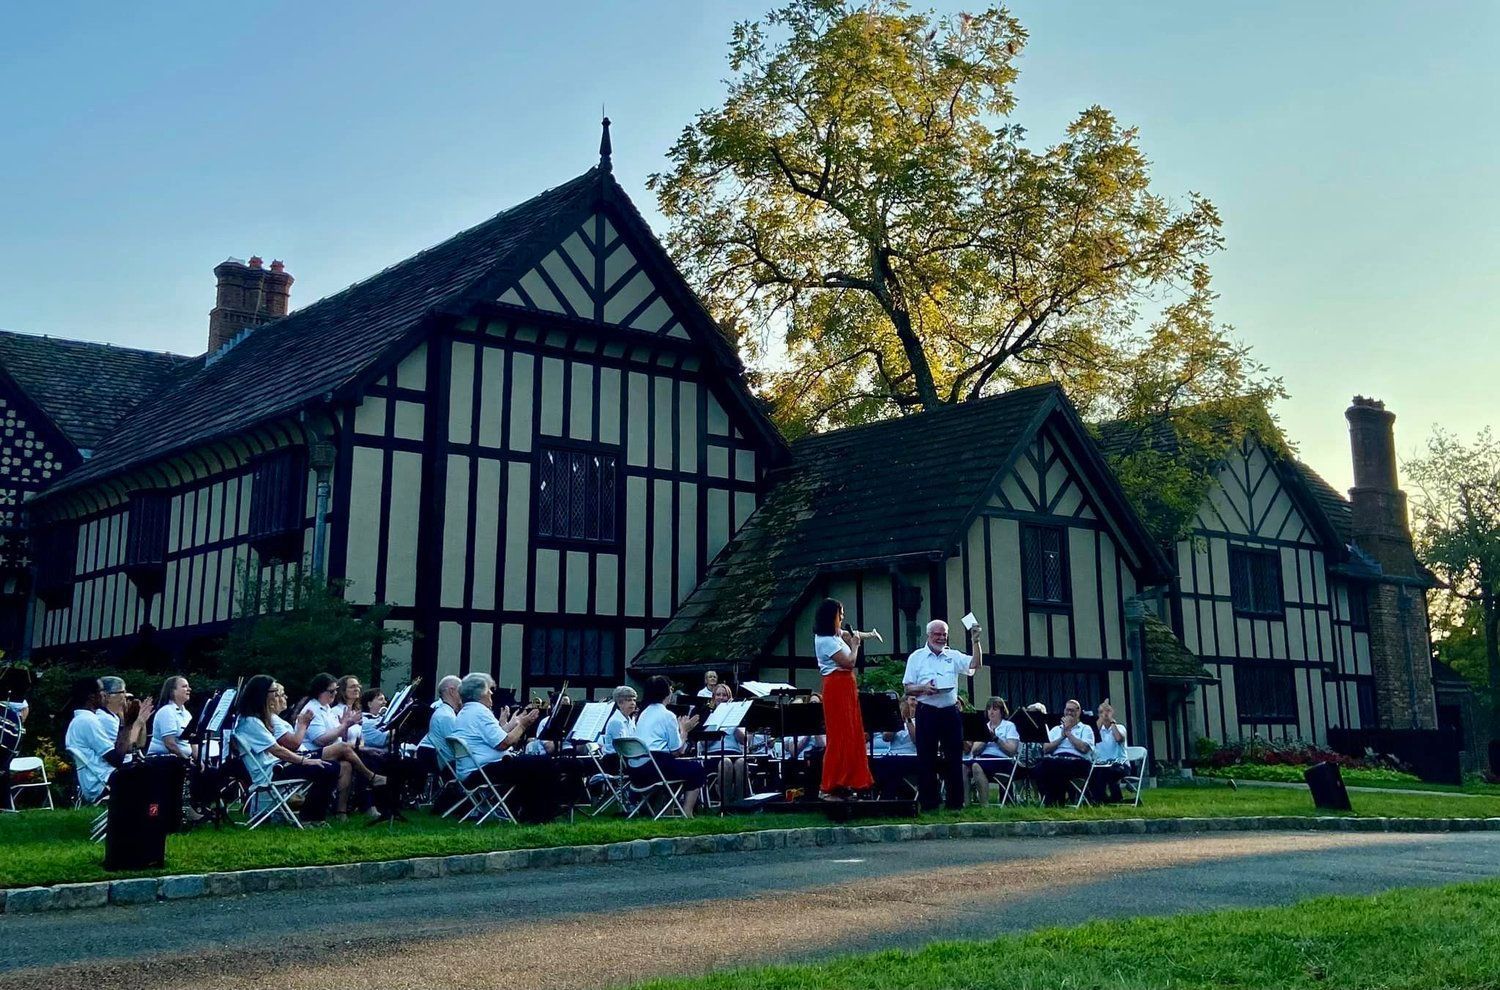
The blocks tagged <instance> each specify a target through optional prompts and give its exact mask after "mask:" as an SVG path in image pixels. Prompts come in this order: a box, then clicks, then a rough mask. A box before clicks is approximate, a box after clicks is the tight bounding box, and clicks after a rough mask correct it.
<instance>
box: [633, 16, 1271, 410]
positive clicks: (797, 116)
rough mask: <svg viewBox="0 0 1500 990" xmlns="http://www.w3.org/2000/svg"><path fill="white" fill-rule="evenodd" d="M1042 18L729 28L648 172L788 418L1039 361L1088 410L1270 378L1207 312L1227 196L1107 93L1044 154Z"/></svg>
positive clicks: (1036, 377)
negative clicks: (1037, 83)
mask: <svg viewBox="0 0 1500 990" xmlns="http://www.w3.org/2000/svg"><path fill="white" fill-rule="evenodd" d="M1026 37H1027V36H1026V31H1025V29H1024V28H1023V27H1022V25H1021V24H1020V23H1019V22H1018V21H1017V20H1016V19H1015V18H1014V17H1012V16H1011V15H1010V14H1009V13H1008V12H1007V11H1005V10H1004V9H1000V8H991V9H988V10H985V11H983V12H981V13H977V14H970V13H956V14H953V15H950V16H944V17H941V18H934V17H933V16H931V15H928V14H920V13H918V14H912V13H909V12H908V9H907V7H906V6H905V5H904V4H902V3H897V2H877V3H874V4H869V3H857V2H853V0H792V2H790V3H787V4H786V5H785V6H782V7H779V8H777V9H776V10H774V11H771V12H770V13H769V14H767V15H766V16H765V18H764V19H763V20H762V21H757V22H744V23H740V24H738V25H736V27H735V29H734V32H733V36H732V39H731V41H730V45H729V64H730V69H731V72H732V74H733V75H732V78H731V79H730V80H729V82H728V92H727V94H726V97H725V99H724V101H723V103H722V104H721V105H719V106H716V107H713V108H710V109H707V110H703V111H701V112H700V113H699V114H698V115H697V116H696V118H695V119H694V120H693V121H692V122H691V123H690V124H689V125H688V126H687V127H686V128H685V129H684V130H683V132H682V135H681V137H680V138H679V139H678V141H677V142H676V144H675V145H674V146H673V148H672V150H671V152H670V158H671V168H670V169H669V170H668V171H666V172H663V173H660V174H657V175H654V176H652V178H651V187H652V188H653V189H654V190H655V191H656V193H657V196H658V202H659V205H660V208H661V210H662V212H663V213H664V214H665V215H666V216H667V217H668V218H669V219H670V220H671V222H672V227H671V231H670V233H669V236H668V243H669V246H670V248H671V249H672V252H673V255H674V257H675V259H676V260H677V263H678V264H679V266H680V267H681V268H682V269H683V270H684V272H685V273H686V274H687V275H688V277H689V278H690V279H691V280H692V281H693V282H694V283H695V285H696V287H697V288H698V289H699V291H700V294H701V295H703V296H704V298H705V299H707V300H708V302H709V305H710V308H711V309H712V310H713V311H714V313H715V315H716V316H718V317H719V319H720V322H721V323H722V324H723V325H724V326H725V327H726V328H728V329H729V330H730V331H731V332H732V333H734V334H735V336H736V337H737V339H738V341H739V343H740V344H741V346H742V347H743V348H744V349H745V350H746V351H747V352H748V354H749V356H750V357H751V359H752V364H753V365H754V366H755V368H756V372H755V382H756V384H757V387H758V388H759V390H760V391H761V393H762V394H763V395H764V396H765V397H767V398H768V399H769V400H770V401H771V403H772V405H773V408H774V412H775V415H776V417H777V419H778V421H779V422H780V423H781V424H782V426H783V428H784V429H785V430H786V431H787V432H788V433H789V434H791V435H798V434H800V433H804V432H808V431H813V430H819V429H825V428H829V427H833V426H839V425H844V424H849V423H858V422H865V421H868V420H871V419H878V418H882V417H885V416H890V415H894V414H899V413H903V412H907V411H911V410H915V409H922V408H932V407H933V406H936V405H939V404H944V403H954V402H961V401H966V400H970V399H974V398H977V397H979V396H982V395H986V394H990V393H993V392H997V391H1003V390H1004V389H1006V388H1010V387H1014V386H1017V385H1025V384H1031V383H1034V382H1037V381H1040V380H1046V379H1053V380H1057V381H1060V382H1062V383H1063V385H1064V386H1065V387H1066V388H1067V389H1068V390H1069V393H1070V394H1071V395H1072V396H1073V398H1074V401H1075V402H1076V403H1078V404H1079V405H1080V407H1081V408H1083V410H1084V411H1085V413H1086V414H1088V415H1090V416H1094V417H1098V416H1101V415H1106V414H1108V415H1115V414H1117V413H1119V412H1121V411H1126V412H1127V414H1129V412H1128V411H1129V410H1146V409H1148V408H1149V409H1151V410H1153V411H1158V412H1159V411H1162V410H1163V409H1166V408H1176V407H1178V406H1181V405H1184V404H1189V403H1193V402H1199V401H1204V400H1207V399H1220V398H1225V397H1229V396H1236V395H1243V394H1247V393H1252V392H1258V391H1264V390H1266V389H1269V390H1270V391H1272V392H1274V391H1277V390H1279V383H1275V382H1267V381H1265V380H1264V373H1263V369H1262V368H1260V366H1258V365H1256V364H1255V363H1254V362H1253V361H1251V360H1250V358H1249V355H1248V351H1247V350H1246V349H1245V348H1244V347H1243V346H1241V345H1238V344H1235V343H1233V342H1232V341H1231V340H1230V339H1229V337H1228V333H1227V330H1226V328H1224V327H1222V326H1220V325H1217V324H1215V323H1214V321H1213V315H1212V304H1213V300H1214V294H1213V292H1212V289H1211V287H1210V277H1209V272H1208V268H1207V265H1206V259H1207V258H1208V256H1209V255H1211V254H1212V253H1213V252H1214V251H1215V250H1217V249H1218V247H1219V246H1220V243H1221V239H1220V233H1219V227H1220V221H1219V216H1218V214H1217V212H1216V211H1215V209H1214V207H1213V205H1212V204H1211V203H1209V201H1208V200H1207V199H1205V198H1203V197H1201V196H1199V195H1197V194H1195V193H1194V194H1189V195H1188V196H1187V197H1186V198H1185V199H1184V200H1183V201H1182V202H1181V203H1180V204H1179V205H1174V204H1172V203H1170V202H1169V201H1168V200H1167V199H1166V198H1165V197H1163V196H1162V195H1161V194H1159V193H1158V192H1155V191H1153V190H1152V188H1151V184H1150V176H1149V167H1148V162H1147V158H1146V155H1145V152H1144V151H1143V150H1142V148H1141V147H1140V144H1139V142H1138V136H1137V132H1136V130H1135V128H1132V127H1126V126H1123V125H1122V124H1120V123H1119V122H1118V121H1117V120H1116V119H1115V117H1114V115H1113V114H1111V113H1110V112H1109V111H1108V110H1106V109H1104V108H1102V107H1099V106H1091V107H1088V108H1086V109H1084V110H1082V111H1081V112H1080V113H1079V114H1078V115H1077V116H1076V117H1075V118H1074V119H1073V120H1072V122H1071V123H1070V124H1068V125H1067V127H1066V128H1065V130H1064V133H1063V134H1062V136H1061V139H1060V140H1058V141H1057V142H1056V143H1054V144H1051V145H1050V146H1045V147H1040V148H1039V147H1035V146H1033V145H1032V144H1031V143H1029V142H1028V141H1027V140H1026V138H1027V135H1026V134H1025V131H1024V130H1023V129H1022V128H1021V127H1019V126H1018V125H1016V124H1014V123H1012V122H1011V120H1010V117H1011V114H1012V113H1013V111H1014V109H1015V105H1016V99H1015V91H1014V83H1015V80H1016V77H1017V71H1018V70H1017V59H1018V57H1019V55H1020V53H1021V50H1022V48H1023V46H1024V45H1025V43H1026ZM1143 314H1146V315H1145V316H1144V322H1145V324H1146V325H1145V326H1144V329H1142V327H1141V325H1142V323H1143Z"/></svg>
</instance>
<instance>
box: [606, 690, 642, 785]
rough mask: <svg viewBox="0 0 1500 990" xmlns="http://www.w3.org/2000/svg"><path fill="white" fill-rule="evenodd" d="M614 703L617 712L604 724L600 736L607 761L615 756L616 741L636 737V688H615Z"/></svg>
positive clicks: (610, 715)
mask: <svg viewBox="0 0 1500 990" xmlns="http://www.w3.org/2000/svg"><path fill="white" fill-rule="evenodd" d="M614 702H615V710H614V711H612V712H610V714H609V721H608V722H605V723H604V731H603V732H602V733H601V734H600V736H599V745H600V748H601V749H603V750H604V758H605V760H606V761H608V760H611V759H613V758H614V756H615V740H616V739H618V738H620V737H621V736H634V735H635V708H636V695H635V688H633V687H629V686H627V685H624V684H622V685H620V686H619V687H617V688H615V694H614ZM606 765H612V764H606Z"/></svg>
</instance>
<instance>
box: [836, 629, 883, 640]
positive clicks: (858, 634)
mask: <svg viewBox="0 0 1500 990" xmlns="http://www.w3.org/2000/svg"><path fill="white" fill-rule="evenodd" d="M844 632H846V633H848V634H849V635H851V636H853V637H854V638H855V639H857V640H859V641H860V642H864V641H865V640H867V639H873V640H874V641H875V642H877V643H884V642H885V637H884V636H882V635H880V630H879V629H870V630H868V631H866V630H861V629H850V628H849V627H848V626H845V627H844Z"/></svg>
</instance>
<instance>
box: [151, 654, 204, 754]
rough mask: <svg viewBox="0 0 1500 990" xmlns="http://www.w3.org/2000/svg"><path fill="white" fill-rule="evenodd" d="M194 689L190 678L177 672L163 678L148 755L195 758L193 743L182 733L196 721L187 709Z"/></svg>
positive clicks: (152, 721) (152, 723)
mask: <svg viewBox="0 0 1500 990" xmlns="http://www.w3.org/2000/svg"><path fill="white" fill-rule="evenodd" d="M192 696H193V689H192V687H191V686H190V685H189V684H188V679H187V678H186V677H182V676H180V675H176V674H174V675H173V676H171V677H168V678H167V679H166V680H165V681H163V682H162V686H161V694H160V696H158V698H157V699H156V716H155V717H154V718H153V719H152V720H151V745H150V746H149V747H148V748H147V749H146V755H147V756H180V757H182V758H183V759H184V760H191V759H192V758H193V747H192V746H190V745H188V744H187V743H185V742H183V741H182V734H183V732H185V731H186V730H187V727H188V725H189V724H190V723H191V722H192V721H193V716H192V713H191V712H189V711H188V710H187V703H188V699H189V698H191V697H192Z"/></svg>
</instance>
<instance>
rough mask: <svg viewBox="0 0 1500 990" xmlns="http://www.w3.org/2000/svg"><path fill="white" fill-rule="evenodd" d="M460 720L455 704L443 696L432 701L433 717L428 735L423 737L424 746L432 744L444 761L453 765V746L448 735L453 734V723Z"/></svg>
mask: <svg viewBox="0 0 1500 990" xmlns="http://www.w3.org/2000/svg"><path fill="white" fill-rule="evenodd" d="M457 720H458V712H456V711H454V710H453V706H452V705H450V704H448V702H446V701H443V700H442V699H441V698H440V699H438V700H437V701H434V702H433V703H432V719H431V721H429V722H428V723H427V735H426V736H425V737H424V738H423V739H422V745H423V746H431V747H432V748H433V749H435V750H437V754H438V756H439V757H440V758H441V759H442V760H443V762H444V763H447V764H449V765H452V763H453V748H452V747H451V746H449V745H448V737H449V736H451V735H453V724H454V722H456V721H457Z"/></svg>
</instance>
